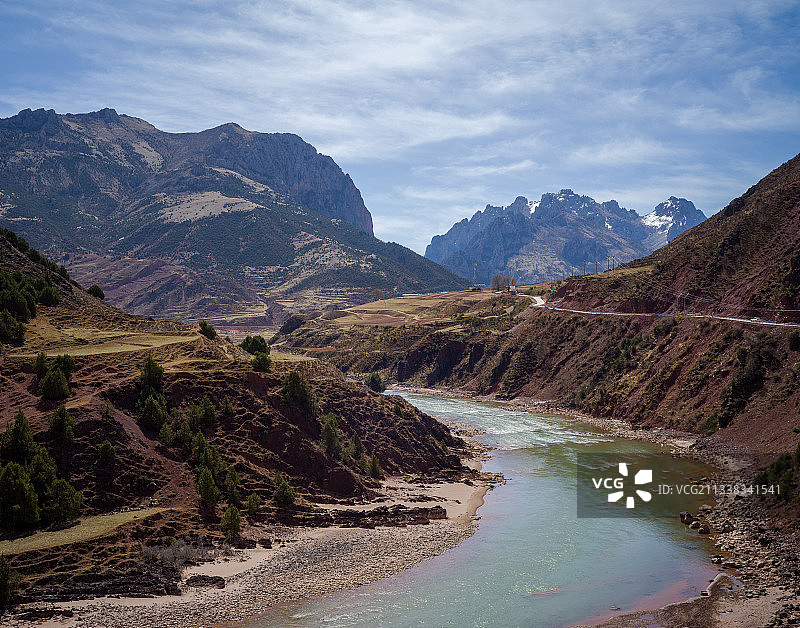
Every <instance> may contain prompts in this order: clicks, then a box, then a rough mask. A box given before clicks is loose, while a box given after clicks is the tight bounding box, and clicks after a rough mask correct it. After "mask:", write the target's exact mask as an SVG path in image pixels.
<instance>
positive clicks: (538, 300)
mask: <svg viewBox="0 0 800 628" xmlns="http://www.w3.org/2000/svg"><path fill="white" fill-rule="evenodd" d="M531 298H532V299H533V305H534V307H542V308H545V309H547V310H555V311H557V312H572V313H573V314H590V315H592V316H645V317H655V316H673V315H672V314H659V313H656V312H602V311H594V310H573V309H570V308H566V307H556V306H554V305H547V304H546V303H545V300H544V298H542V297H531ZM681 316H689V317H691V318H714V319H717V320H720V321H736V322H737V323H747V324H749V325H763V326H768V327H800V323H773V322H771V321H756V320H752V319H749V318H736V317H734V316H717V315H715V314H690V313H688V312H683V313H682V314H681Z"/></svg>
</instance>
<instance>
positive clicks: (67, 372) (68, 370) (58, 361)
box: [50, 355, 75, 379]
mask: <svg viewBox="0 0 800 628" xmlns="http://www.w3.org/2000/svg"><path fill="white" fill-rule="evenodd" d="M50 368H55V369H58V370H59V371H61V372H62V373H64V377H66V378H67V379H69V378H70V377H71V376H72V372H73V371H74V370H75V358H73V357H72V356H71V355H57V356H56V357H55V358H53V364H52V365H51V367H50Z"/></svg>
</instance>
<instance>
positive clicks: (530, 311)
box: [278, 156, 800, 453]
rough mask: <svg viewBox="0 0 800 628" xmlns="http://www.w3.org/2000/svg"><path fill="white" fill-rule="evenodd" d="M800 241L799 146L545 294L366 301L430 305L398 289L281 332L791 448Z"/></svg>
mask: <svg viewBox="0 0 800 628" xmlns="http://www.w3.org/2000/svg"><path fill="white" fill-rule="evenodd" d="M536 211H537V212H538V211H539V209H538V208H537V210H536ZM798 251H800V156H798V157H796V158H795V159H792V160H791V161H789V162H787V163H786V164H784V165H783V166H781V167H780V168H778V169H776V170H775V171H774V172H772V173H770V174H769V175H768V176H766V177H765V178H764V179H762V180H761V181H760V182H759V183H758V184H756V185H755V186H753V187H752V188H750V189H749V190H748V191H747V192H746V193H745V194H744V195H743V196H742V197H740V198H738V199H736V200H734V201H732V202H731V203H730V204H729V205H728V206H727V207H726V208H725V209H724V210H723V211H722V212H720V213H719V214H717V215H716V216H714V217H713V218H711V219H709V220H707V221H705V222H703V223H702V224H700V225H697V226H695V227H694V228H692V229H690V230H688V231H686V232H685V233H683V234H681V235H680V236H678V237H677V238H675V239H674V240H673V241H671V242H670V243H669V244H668V245H666V246H665V247H663V248H661V249H659V250H658V251H656V252H655V253H653V254H651V255H650V256H648V257H646V258H643V259H639V260H636V261H634V262H631V263H629V264H626V265H623V266H621V267H619V268H617V269H615V270H613V271H606V272H603V273H600V274H597V275H590V276H586V277H576V278H572V279H570V280H568V281H565V282H557V283H554V284H553V285H552V286H550V285H545V286H538V287H534V288H532V289H531V291H530V292H531V295H536V296H542V295H543V296H546V297H547V303H546V305H547V306H548V307H535V306H533V305H532V299H531V298H530V297H529V296H528V295H527V294H519V295H516V296H514V295H502V296H497V295H494V294H492V293H488V292H483V293H478V294H473V293H454V294H451V295H443V296H442V297H441V298H440V300H439V302H438V303H433V302H429V304H428V307H427V309H426V310H425V320H422V317H421V316H416V311H415V312H414V313H415V317H416V318H418V319H419V322H418V324H413V318H412V317H409V321H407V322H406V321H402V322H403V323H404V324H403V325H402V326H400V323H401V321H391V319H390V318H388V317H386V318H385V319H384V320H385V321H386V322H384V321H382V320H381V319H380V318H378V317H372V318H371V319H367V318H366V317H365V316H364V315H363V312H364V311H367V310H370V311H371V310H375V309H376V308H378V307H380V308H382V309H378V310H377V312H378V313H381V312H386V313H387V314H390V313H394V312H400V311H403V308H404V307H411V305H414V307H417V308H419V304H417V303H416V301H413V302H411V301H409V302H406V303H407V305H404V302H403V300H400V299H396V300H394V301H393V302H391V303H381V304H375V306H362V307H361V308H358V309H357V310H350V311H349V312H352V313H353V315H354V316H358V320H360V321H361V324H360V325H354V324H353V321H352V318H351V317H348V316H341V317H339V318H336V319H335V320H324V319H317V320H313V321H308V322H307V323H306V324H305V325H304V326H303V327H301V328H300V329H297V330H296V331H294V332H293V333H292V334H290V335H288V336H284V337H280V338H278V341H279V342H282V343H285V344H287V345H289V346H293V347H296V348H306V349H308V350H309V353H310V354H314V352H315V351H325V355H326V356H327V357H328V358H329V359H330V360H331V361H333V362H334V363H336V364H337V365H339V366H340V367H341V368H343V369H345V370H348V371H352V372H371V371H373V370H378V369H380V370H382V371H383V373H384V374H385V375H386V376H387V377H390V378H394V379H396V380H398V381H410V382H413V383H415V384H422V385H426V386H437V385H438V386H446V387H450V388H461V389H464V390H469V391H475V392H477V393H480V394H497V395H501V396H505V397H532V398H535V399H545V400H554V401H557V402H559V403H562V404H566V405H569V406H572V407H574V408H577V409H579V410H581V411H584V412H588V413H591V414H593V415H600V416H612V417H615V418H620V419H625V420H627V421H630V422H632V423H634V424H636V425H649V426H668V427H674V428H679V429H683V430H688V431H691V432H695V433H701V434H706V433H707V434H709V435H711V438H710V443H711V446H713V443H716V442H718V441H726V442H733V443H736V444H737V445H743V446H745V447H747V448H749V449H751V450H754V451H758V452H775V453H780V452H783V451H786V450H787V449H788V448H792V449H794V447H796V446H797V444H798V437H797V433H796V431H795V428H796V427H797V421H798V417H797V412H798V410H797V408H798V403H800V398H799V397H798V393H800V362H798V360H800V329H798V327H797V324H798V323H800V312H798V311H796V310H800V307H798V296H799V295H800V253H798ZM550 307H552V308H561V309H550ZM758 308H765V309H758ZM570 310H572V311H570ZM792 310H795V311H792ZM684 311H688V312H690V313H691V314H692V315H691V316H684V315H683V312H684ZM593 312H594V314H593ZM613 312H616V313H617V314H613ZM731 316H738V317H740V319H739V320H730V318H727V319H726V318H725V317H731ZM743 316H744V317H746V319H745V320H744V321H743V320H741V317H743ZM751 317H753V318H756V319H757V320H753V321H750V320H749V319H750V318H751ZM760 319H764V320H760ZM767 321H780V322H790V321H793V322H794V323H795V325H794V326H776V325H767V324H765V323H766V322H767ZM390 322H391V323H392V325H393V328H388V325H389V323H390ZM368 323H371V325H372V327H368V326H367V324H368ZM382 324H383V325H385V326H387V327H385V328H384V329H382V330H381V332H380V333H376V329H375V327H377V326H380V325H382ZM354 346H355V347H356V348H357V350H353V347H354Z"/></svg>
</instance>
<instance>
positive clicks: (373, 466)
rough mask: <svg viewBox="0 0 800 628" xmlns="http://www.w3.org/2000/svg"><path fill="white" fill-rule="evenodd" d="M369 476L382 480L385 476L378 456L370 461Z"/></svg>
mask: <svg viewBox="0 0 800 628" xmlns="http://www.w3.org/2000/svg"><path fill="white" fill-rule="evenodd" d="M369 474H370V475H371V476H372V477H374V478H380V477H381V476H382V475H383V469H381V463H380V461H379V460H378V456H376V455H374V454H373V455H372V457H371V458H370V459H369Z"/></svg>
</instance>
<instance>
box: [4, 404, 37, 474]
mask: <svg viewBox="0 0 800 628" xmlns="http://www.w3.org/2000/svg"><path fill="white" fill-rule="evenodd" d="M0 445H1V446H0V453H1V454H2V459H3V460H6V461H9V460H11V461H14V462H19V463H21V464H28V462H30V460H31V459H33V457H34V456H35V455H36V454H37V453H39V445H37V444H36V441H35V440H34V439H33V430H31V424H30V423H29V422H28V418H27V417H26V416H25V414H24V413H23V412H22V410H19V411H18V412H17V413H16V414H15V415H14V420H13V421H12V422H11V423H9V424H8V425H7V426H6V431H5V433H4V434H3V437H2V439H0Z"/></svg>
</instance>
